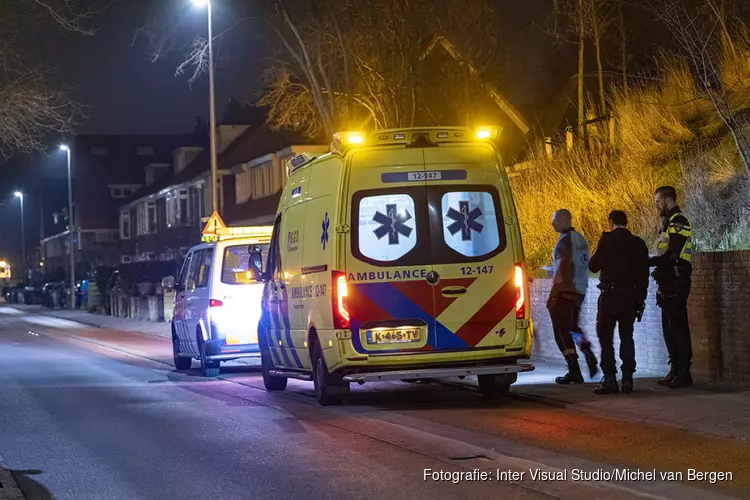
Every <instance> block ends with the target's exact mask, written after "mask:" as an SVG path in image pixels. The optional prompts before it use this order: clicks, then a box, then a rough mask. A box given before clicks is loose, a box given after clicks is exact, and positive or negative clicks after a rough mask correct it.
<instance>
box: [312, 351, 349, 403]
mask: <svg viewBox="0 0 750 500" xmlns="http://www.w3.org/2000/svg"><path fill="white" fill-rule="evenodd" d="M312 362H313V384H314V386H315V399H317V400H318V403H320V405H321V406H331V405H339V404H341V402H342V401H343V400H344V397H345V396H346V395H347V394H349V383H348V382H344V381H343V380H342V379H341V378H340V377H337V376H335V375H331V374H330V373H328V367H327V366H326V361H325V359H323V349H321V348H320V342H315V346H314V347H313V355H312Z"/></svg>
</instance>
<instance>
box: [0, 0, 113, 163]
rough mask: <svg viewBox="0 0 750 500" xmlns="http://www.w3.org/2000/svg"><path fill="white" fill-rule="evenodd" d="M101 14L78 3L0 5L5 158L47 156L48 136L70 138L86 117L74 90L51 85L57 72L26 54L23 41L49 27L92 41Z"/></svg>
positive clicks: (33, 0)
mask: <svg viewBox="0 0 750 500" xmlns="http://www.w3.org/2000/svg"><path fill="white" fill-rule="evenodd" d="M102 8H103V6H99V7H92V6H91V2H84V1H78V0H28V1H24V2H16V1H12V0H0V12H1V13H2V15H0V154H2V155H3V156H5V157H7V156H9V155H11V154H13V153H14V152H24V153H30V152H32V151H37V150H43V149H44V139H45V137H46V136H47V135H48V134H50V133H68V132H71V131H72V130H73V129H74V127H75V125H76V121H77V119H78V118H80V116H81V106H80V105H79V104H78V103H76V102H75V101H74V100H73V99H72V98H71V97H70V94H69V89H67V88H65V87H59V86H55V84H53V83H52V82H53V78H52V74H53V69H52V68H51V67H50V66H48V65H46V64H44V63H42V62H39V61H34V60H33V58H32V57H30V55H29V54H28V53H27V52H25V51H24V50H23V49H22V48H21V43H20V42H19V38H20V37H21V35H22V34H24V33H26V32H27V30H33V29H34V28H36V27H38V26H39V25H40V24H44V23H46V24H50V23H52V24H54V25H56V26H58V27H59V28H60V29H61V30H62V31H64V32H68V33H75V34H78V35H90V34H92V33H93V32H94V29H93V28H92V27H91V22H92V19H93V18H94V16H95V15H96V14H98V13H99V12H100V11H101V9H102Z"/></svg>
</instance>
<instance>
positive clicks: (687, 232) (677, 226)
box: [656, 212, 693, 262]
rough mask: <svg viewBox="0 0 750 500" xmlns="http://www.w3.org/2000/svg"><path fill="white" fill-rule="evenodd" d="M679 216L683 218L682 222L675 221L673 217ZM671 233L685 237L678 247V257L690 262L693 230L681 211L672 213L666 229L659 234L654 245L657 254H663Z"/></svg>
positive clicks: (667, 246)
mask: <svg viewBox="0 0 750 500" xmlns="http://www.w3.org/2000/svg"><path fill="white" fill-rule="evenodd" d="M680 216H681V217H682V218H683V219H685V222H684V223H682V222H675V219H676V218H678V217H680ZM672 234H679V235H680V236H684V237H685V238H686V239H685V243H684V244H683V245H682V248H681V249H680V254H679V258H680V259H682V260H684V261H687V262H690V260H691V257H692V254H693V230H692V228H691V227H690V222H689V221H688V220H687V217H685V215H684V214H683V213H682V212H677V213H675V214H672V216H671V217H670V218H669V221H668V223H667V227H666V229H665V230H664V231H662V232H661V234H660V235H659V241H658V243H657V245H656V249H657V251H658V252H659V255H664V254H665V253H666V252H667V249H668V248H669V237H670V235H672Z"/></svg>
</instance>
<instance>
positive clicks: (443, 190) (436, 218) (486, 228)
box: [351, 185, 507, 267]
mask: <svg viewBox="0 0 750 500" xmlns="http://www.w3.org/2000/svg"><path fill="white" fill-rule="evenodd" d="M352 209H353V210H352V212H353V213H352V249H351V250H352V254H353V255H354V257H356V258H357V259H359V260H362V261H364V262H368V263H370V264H372V265H376V266H382V267H393V266H411V265H426V264H454V263H464V262H481V261H484V260H486V259H489V258H491V257H494V256H495V255H497V254H498V253H500V252H502V251H503V250H505V248H506V244H507V241H506V234H505V225H504V223H503V214H502V209H501V204H500V197H499V193H498V190H497V188H496V187H494V186H487V185H461V186H456V185H442V186H419V187H417V186H415V187H399V188H392V189H375V190H367V191H359V192H357V193H354V196H353V198H352Z"/></svg>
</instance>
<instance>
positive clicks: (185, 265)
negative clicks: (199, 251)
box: [177, 254, 192, 288]
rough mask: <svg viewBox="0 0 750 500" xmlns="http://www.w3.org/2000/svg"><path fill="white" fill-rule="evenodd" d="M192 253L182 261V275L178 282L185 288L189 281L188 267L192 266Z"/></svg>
mask: <svg viewBox="0 0 750 500" xmlns="http://www.w3.org/2000/svg"><path fill="white" fill-rule="evenodd" d="M191 255H192V254H187V255H186V256H185V260H184V261H183V263H182V267H181V268H180V275H179V276H178V277H177V284H178V285H182V287H183V288H185V286H186V281H187V275H188V267H189V266H190V256H191Z"/></svg>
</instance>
